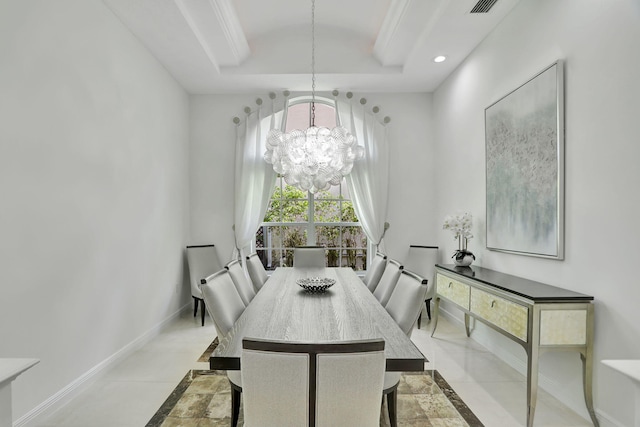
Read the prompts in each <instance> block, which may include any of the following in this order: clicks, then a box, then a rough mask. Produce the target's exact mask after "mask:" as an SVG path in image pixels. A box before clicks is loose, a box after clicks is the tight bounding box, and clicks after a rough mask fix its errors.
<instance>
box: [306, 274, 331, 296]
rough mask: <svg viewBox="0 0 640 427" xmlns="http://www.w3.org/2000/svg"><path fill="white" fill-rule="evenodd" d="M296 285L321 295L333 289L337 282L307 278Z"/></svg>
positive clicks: (327, 279)
mask: <svg viewBox="0 0 640 427" xmlns="http://www.w3.org/2000/svg"><path fill="white" fill-rule="evenodd" d="M296 283H297V284H298V285H299V286H300V287H302V288H303V289H304V290H305V291H307V292H310V293H321V292H324V291H326V290H327V289H329V288H330V287H332V286H333V285H334V284H335V283H336V281H335V280H334V279H329V278H327V277H305V278H303V279H298V280H296Z"/></svg>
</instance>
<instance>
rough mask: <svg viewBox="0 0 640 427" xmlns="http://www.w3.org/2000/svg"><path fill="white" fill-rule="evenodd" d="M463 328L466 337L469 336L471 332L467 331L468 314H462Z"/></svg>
mask: <svg viewBox="0 0 640 427" xmlns="http://www.w3.org/2000/svg"><path fill="white" fill-rule="evenodd" d="M464 330H465V332H466V333H467V338H468V337H470V336H471V332H470V331H469V314H468V313H465V314H464Z"/></svg>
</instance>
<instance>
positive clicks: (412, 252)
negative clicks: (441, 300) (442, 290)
mask: <svg viewBox="0 0 640 427" xmlns="http://www.w3.org/2000/svg"><path fill="white" fill-rule="evenodd" d="M438 262H440V259H439V249H438V247H437V246H422V245H410V246H409V254H408V256H407V259H406V261H405V262H404V263H403V264H402V265H404V268H406V269H407V270H409V271H412V272H414V273H416V274H417V275H419V276H421V277H422V278H424V279H427V280H428V281H429V283H435V282H434V276H435V272H436V264H437V263H438ZM434 291H435V286H429V287H428V289H427V295H426V297H425V299H429V298H432V297H433V293H434Z"/></svg>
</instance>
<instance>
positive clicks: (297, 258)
mask: <svg viewBox="0 0 640 427" xmlns="http://www.w3.org/2000/svg"><path fill="white" fill-rule="evenodd" d="M293 266H294V267H296V268H324V267H325V256H324V247H323V246H298V247H296V248H294V249H293Z"/></svg>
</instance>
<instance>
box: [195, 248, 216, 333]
mask: <svg viewBox="0 0 640 427" xmlns="http://www.w3.org/2000/svg"><path fill="white" fill-rule="evenodd" d="M187 264H188V265H189V282H190V284H191V296H192V297H193V317H196V316H197V315H198V304H200V316H201V317H202V326H204V315H205V301H204V299H203V298H202V291H201V290H200V282H201V281H202V279H204V278H205V277H207V276H210V275H212V274H213V273H215V272H216V271H219V270H220V269H222V264H221V263H220V260H219V259H218V254H217V253H216V248H215V245H198V246H187Z"/></svg>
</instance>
